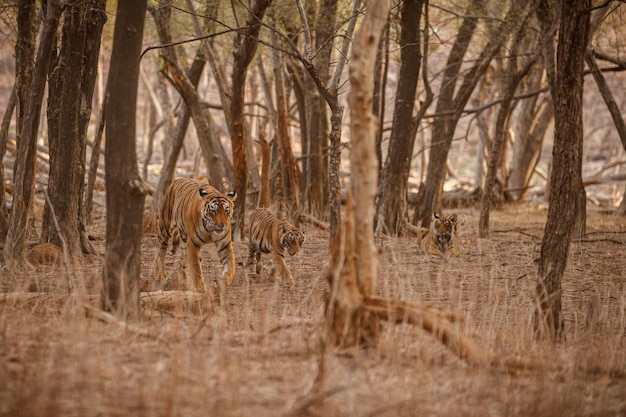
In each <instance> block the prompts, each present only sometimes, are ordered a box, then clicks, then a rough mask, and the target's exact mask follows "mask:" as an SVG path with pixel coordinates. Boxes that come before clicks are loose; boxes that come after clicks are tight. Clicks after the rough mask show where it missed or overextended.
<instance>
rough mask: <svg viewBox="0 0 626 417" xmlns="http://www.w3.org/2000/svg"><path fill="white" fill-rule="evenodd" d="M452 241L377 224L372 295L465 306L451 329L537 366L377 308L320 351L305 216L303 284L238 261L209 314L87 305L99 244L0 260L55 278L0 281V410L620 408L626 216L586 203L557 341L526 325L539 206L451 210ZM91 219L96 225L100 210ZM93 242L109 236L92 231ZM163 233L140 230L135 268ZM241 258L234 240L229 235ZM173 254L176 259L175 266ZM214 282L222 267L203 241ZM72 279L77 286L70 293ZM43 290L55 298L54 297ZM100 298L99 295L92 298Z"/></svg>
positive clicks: (500, 411)
mask: <svg viewBox="0 0 626 417" xmlns="http://www.w3.org/2000/svg"><path fill="white" fill-rule="evenodd" d="M457 213H458V215H459V220H460V224H459V241H460V249H461V256H459V257H457V258H454V259H452V260H451V261H450V262H449V263H443V262H442V261H440V260H436V259H433V258H429V257H426V256H423V255H421V254H419V253H418V251H417V244H416V242H415V241H414V239H410V238H399V239H385V240H380V241H378V242H377V243H378V244H379V245H380V248H381V268H380V273H379V283H378V293H379V295H381V296H385V297H388V298H393V299H402V300H406V301H410V302H413V303H419V304H426V305H429V306H434V307H438V308H441V309H444V310H452V311H456V312H459V313H460V314H461V315H462V317H464V320H463V322H462V323H461V324H460V330H461V331H462V332H463V333H464V334H465V335H467V336H469V337H471V338H472V339H473V340H474V341H476V342H477V343H479V344H481V345H482V346H484V347H485V348H488V349H492V350H493V351H495V352H498V353H499V354H502V355H511V356H516V357H519V358H525V359H529V360H533V361H536V362H538V363H540V364H543V365H542V367H541V368H540V369H535V370H532V371H519V372H507V371H504V370H502V369H496V368H481V367H477V366H471V365H468V364H467V363H465V362H463V361H462V360H460V359H458V358H457V357H456V356H455V355H454V354H453V353H451V351H450V350H448V349H447V348H446V347H444V346H442V345H441V344H439V342H437V341H436V339H435V338H433V337H432V336H431V335H430V334H428V333H426V332H424V331H422V330H420V329H418V328H416V327H414V326H410V325H403V324H400V325H390V324H386V325H385V326H384V329H383V336H382V338H381V340H380V342H379V344H378V345H377V346H376V347H374V348H370V349H368V350H363V351H358V352H354V351H352V352H344V351H341V350H334V349H331V348H327V349H323V345H322V344H321V342H320V340H321V335H323V331H322V330H323V328H322V326H321V324H322V314H323V299H324V295H325V294H326V292H327V284H326V282H325V280H324V272H325V269H326V267H327V264H328V237H327V235H326V233H325V232H323V231H320V230H317V229H315V227H313V226H309V230H308V233H307V240H306V242H305V245H304V247H303V249H302V252H301V253H300V254H298V255H297V256H296V257H294V258H291V259H289V260H288V265H289V268H290V269H291V271H292V273H293V276H294V279H295V280H296V285H295V287H293V288H290V287H288V286H286V285H282V284H276V283H272V282H269V281H268V278H267V273H268V271H269V264H270V262H271V261H270V260H269V258H268V257H266V258H264V260H265V264H266V267H265V270H264V274H263V275H262V276H261V277H256V276H253V275H252V274H251V273H249V272H248V271H246V270H245V269H244V268H241V267H240V266H239V267H238V270H237V274H236V276H235V279H234V281H233V284H232V286H231V287H230V288H229V290H228V292H227V295H226V302H225V304H224V305H223V306H221V307H218V308H216V309H215V310H210V311H208V312H192V311H189V309H186V308H184V307H185V306H180V308H179V309H174V310H169V311H158V310H154V309H149V308H145V309H144V310H143V318H142V320H141V321H140V322H138V323H134V324H133V325H132V326H128V327H124V326H120V325H119V323H117V324H116V323H105V322H102V321H100V320H98V319H95V318H91V317H88V316H86V314H85V310H84V308H83V304H84V303H89V302H90V300H93V299H94V297H95V296H96V295H97V294H98V293H99V290H100V280H101V276H102V256H93V257H89V258H86V259H84V260H82V261H81V262H80V263H78V264H75V265H72V266H70V267H69V269H66V267H65V266H64V264H63V263H61V264H59V263H55V264H53V265H50V266H39V267H38V268H37V270H35V271H31V272H29V273H24V274H19V275H12V274H8V273H7V272H6V271H2V274H3V275H2V291H3V292H16V291H28V290H29V289H30V290H36V291H38V292H40V293H48V294H59V296H58V297H56V298H54V299H52V298H45V297H39V298H35V299H34V300H32V301H30V302H24V303H14V302H13V303H12V302H8V301H6V299H4V302H3V296H0V415H1V416H34V415H37V416H125V415H135V416H207V415H213V416H244V415H246V416H279V415H285V416H300V415H303V416H304V415H311V416H339V415H352V416H415V415H419V416H452V415H454V416H504V415H506V416H529V415H532V416H553V415H571V416H578V415H580V416H583V415H584V416H618V415H620V416H623V415H626V344H625V343H624V341H625V340H624V338H625V335H626V262H625V261H624V259H625V258H626V218H624V217H616V216H614V215H608V214H602V213H600V212H595V211H592V210H591V209H590V212H589V215H588V228H587V234H586V235H585V236H584V238H582V239H580V240H577V241H575V242H574V243H573V244H572V246H571V249H570V259H569V263H568V266H567V270H566V273H565V276H564V280H563V296H562V300H563V310H564V317H565V323H566V332H567V338H566V341H565V342H563V343H560V344H557V345H552V344H549V343H547V342H538V341H535V340H534V338H533V336H532V312H533V297H534V290H535V284H536V272H537V263H536V259H537V258H538V256H539V248H540V243H541V240H540V238H541V236H542V233H543V226H544V222H545V218H546V214H547V212H546V210H545V208H542V207H538V206H531V205H518V206H509V207H506V208H504V209H502V210H498V211H495V212H493V213H492V221H491V237H490V238H489V239H478V238H477V228H478V212H477V211H476V210H472V209H462V210H458V211H457ZM90 233H91V234H92V235H94V236H96V237H100V238H102V237H103V236H104V230H103V223H102V219H99V220H98V221H97V222H96V224H94V226H92V227H91V229H90ZM94 243H95V246H96V248H97V250H98V251H99V252H101V253H102V252H103V251H104V243H103V241H102V240H101V239H100V240H96V241H95V242H94ZM156 245H157V243H156V237H155V236H154V235H150V234H146V235H145V236H144V238H143V240H142V279H149V278H150V277H151V271H152V265H153V259H154V254H155V248H156ZM235 250H236V256H237V260H238V262H241V261H242V260H245V259H246V256H247V249H246V246H245V243H242V242H236V243H235ZM171 260H172V259H171V258H170V259H169V261H170V262H169V265H170V266H171ZM203 260H204V261H205V262H204V263H203V267H204V268H205V270H204V272H205V278H206V279H207V280H208V282H212V281H213V280H214V279H217V276H218V272H219V268H218V266H217V263H216V262H215V253H214V250H213V248H211V247H208V248H207V249H205V250H204V252H203ZM68 285H72V286H73V287H74V288H76V290H75V293H76V294H78V296H77V297H66V296H64V295H63V294H67V288H68ZM53 300H54V301H53ZM92 303H93V301H92Z"/></svg>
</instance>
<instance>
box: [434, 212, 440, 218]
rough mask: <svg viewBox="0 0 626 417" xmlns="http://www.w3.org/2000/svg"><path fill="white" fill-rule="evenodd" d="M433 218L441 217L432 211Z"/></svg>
mask: <svg viewBox="0 0 626 417" xmlns="http://www.w3.org/2000/svg"><path fill="white" fill-rule="evenodd" d="M433 219H441V217H439V215H438V214H437V213H433Z"/></svg>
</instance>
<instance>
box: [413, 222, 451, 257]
mask: <svg viewBox="0 0 626 417" xmlns="http://www.w3.org/2000/svg"><path fill="white" fill-rule="evenodd" d="M433 219H434V224H433V226H432V228H431V229H430V230H429V229H427V228H425V227H422V228H421V229H420V230H419V233H418V240H419V242H420V248H421V250H422V252H424V253H426V254H431V255H439V256H441V257H442V258H447V257H449V256H450V255H452V256H456V255H457V249H456V223H457V217H456V214H451V215H449V216H448V217H441V216H439V215H438V214H437V213H433Z"/></svg>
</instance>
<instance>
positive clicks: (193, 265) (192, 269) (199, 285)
mask: <svg viewBox="0 0 626 417" xmlns="http://www.w3.org/2000/svg"><path fill="white" fill-rule="evenodd" d="M184 249H185V252H186V253H187V256H186V260H187V268H188V269H189V274H190V275H191V282H192V283H193V286H194V288H195V289H196V291H198V292H209V290H208V289H207V287H206V285H205V284H204V277H203V276H202V268H201V267H200V256H199V255H200V248H199V247H197V246H196V245H194V244H193V242H192V241H191V239H189V240H187V243H186V244H185V245H184Z"/></svg>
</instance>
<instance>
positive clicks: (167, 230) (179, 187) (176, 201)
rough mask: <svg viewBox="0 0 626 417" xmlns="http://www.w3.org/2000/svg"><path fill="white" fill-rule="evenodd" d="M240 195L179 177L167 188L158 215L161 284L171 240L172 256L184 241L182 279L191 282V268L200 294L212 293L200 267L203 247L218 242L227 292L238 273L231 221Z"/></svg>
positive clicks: (180, 263)
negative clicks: (235, 274)
mask: <svg viewBox="0 0 626 417" xmlns="http://www.w3.org/2000/svg"><path fill="white" fill-rule="evenodd" d="M236 198H237V195H236V193H234V192H231V193H228V194H222V193H221V192H219V191H218V190H216V189H215V188H213V187H211V186H210V185H208V184H206V183H201V182H200V181H197V180H194V179H190V178H177V179H176V180H174V182H172V184H171V185H170V186H169V187H168V188H167V190H166V192H165V195H164V196H163V198H162V200H161V204H160V207H159V211H158V214H157V223H158V238H159V244H160V246H159V249H158V252H157V257H156V263H155V269H154V275H155V279H156V280H158V281H159V282H164V280H165V275H166V274H165V253H166V252H167V248H168V246H169V243H170V241H171V243H172V253H174V254H175V253H176V250H177V249H178V246H179V243H180V240H182V241H183V245H182V249H183V250H182V251H181V256H180V260H179V261H177V266H178V268H177V269H178V271H177V272H178V277H179V279H182V280H183V281H186V279H187V272H186V269H187V268H188V269H189V272H190V275H191V281H192V283H193V286H194V287H195V289H196V291H199V292H208V289H207V286H206V285H205V283H204V278H203V276H202V268H201V267H200V259H199V252H200V248H201V247H202V246H203V245H205V244H207V243H210V242H213V243H215V246H216V247H217V253H218V256H219V259H220V262H221V264H222V266H223V267H224V270H223V272H222V279H224V281H225V282H224V289H226V288H228V286H229V285H230V283H231V282H232V280H233V276H234V273H235V254H234V251H233V244H232V238H231V218H232V215H233V210H234V201H235V199H236Z"/></svg>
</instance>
